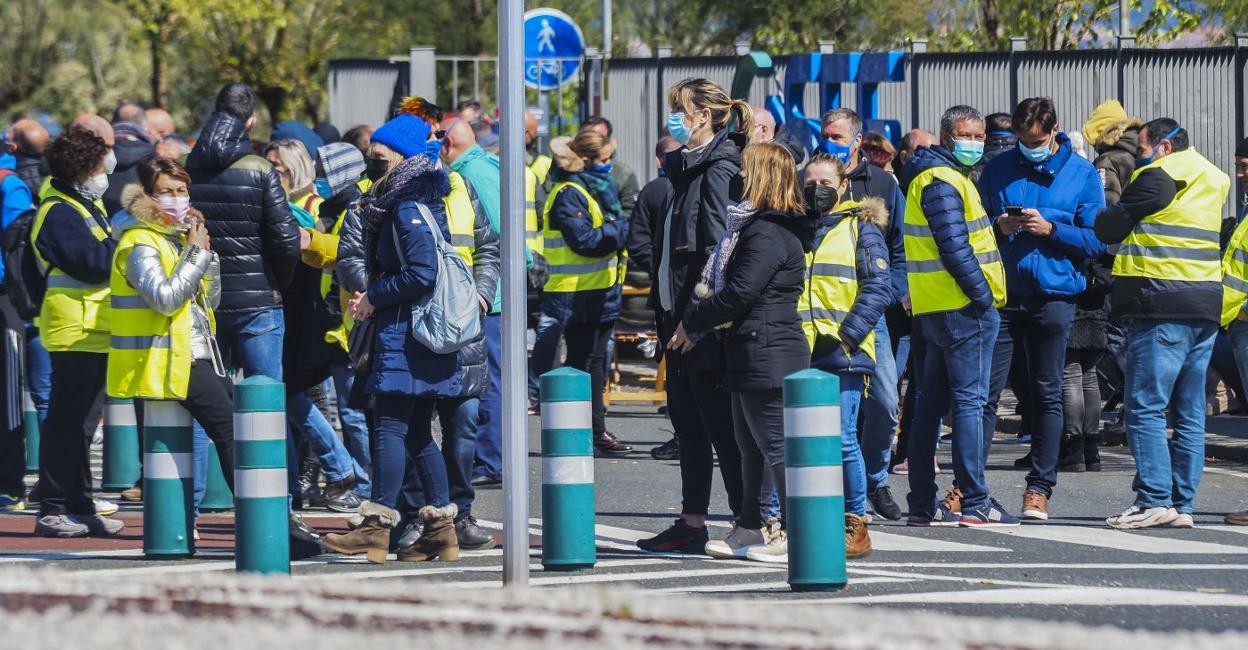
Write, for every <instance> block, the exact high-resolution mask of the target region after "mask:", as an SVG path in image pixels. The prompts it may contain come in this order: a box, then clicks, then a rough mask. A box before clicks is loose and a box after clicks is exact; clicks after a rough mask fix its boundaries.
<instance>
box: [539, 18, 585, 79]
mask: <svg viewBox="0 0 1248 650" xmlns="http://www.w3.org/2000/svg"><path fill="white" fill-rule="evenodd" d="M584 54H585V38H584V36H582V35H581V28H580V27H578V26H577V25H576V23H574V22H572V19H571V18H569V17H568V15H567V14H565V13H563V12H562V11H558V10H556V9H533V10H530V11H528V12H525V14H524V59H525V61H524V83H525V84H526V85H528V86H529V87H530V88H536V89H538V90H554V89H555V88H558V87H559V86H561V85H563V84H566V83H569V82H571V81H572V80H573V79H575V78H576V75H577V73H578V72H579V71H580V68H581V57H582V56H584Z"/></svg>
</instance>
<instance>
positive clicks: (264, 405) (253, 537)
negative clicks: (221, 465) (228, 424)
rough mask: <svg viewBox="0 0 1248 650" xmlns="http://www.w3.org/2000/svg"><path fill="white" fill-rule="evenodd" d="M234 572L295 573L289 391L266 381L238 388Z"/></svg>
mask: <svg viewBox="0 0 1248 650" xmlns="http://www.w3.org/2000/svg"><path fill="white" fill-rule="evenodd" d="M234 490H235V492H234V496H235V505H234V529H235V542H234V546H235V549H234V567H235V569H237V570H238V571H245V572H250V573H284V574H289V573H290V537H289V528H288V522H289V521H290V519H289V512H288V511H289V505H288V503H289V502H288V500H287V499H288V495H289V492H288V489H287V485H286V386H285V384H283V383H282V382H280V381H277V380H274V379H270V378H268V377H264V376H255V377H248V378H247V379H245V380H243V381H241V382H239V383H237V384H235V385H234Z"/></svg>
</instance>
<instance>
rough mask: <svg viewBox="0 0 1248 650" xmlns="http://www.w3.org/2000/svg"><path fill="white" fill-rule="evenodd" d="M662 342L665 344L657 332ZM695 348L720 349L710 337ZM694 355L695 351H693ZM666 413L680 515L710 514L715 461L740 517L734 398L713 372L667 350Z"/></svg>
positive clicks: (736, 514)
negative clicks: (675, 455)
mask: <svg viewBox="0 0 1248 650" xmlns="http://www.w3.org/2000/svg"><path fill="white" fill-rule="evenodd" d="M660 332H661V334H660V339H661V340H663V341H666V340H667V338H669V337H670V336H671V334H670V333H666V334H667V337H664V336H663V335H662V334H663V332H662V330H660ZM698 345H718V341H717V340H715V339H714V337H713V336H708V337H707V338H706V339H703V340H702V341H701V342H699V343H698ZM694 352H696V349H695V351H694ZM665 355H666V358H667V415H668V417H669V418H670V419H671V421H672V428H673V429H674V430H675V431H676V437H677V438H678V439H679V440H680V493H681V509H680V511H681V513H682V514H689V515H705V514H708V513H709V512H710V504H711V483H712V482H713V480H714V478H715V458H716V457H717V456H718V458H719V473H720V476H721V477H722V478H723V481H724V491H725V492H727V493H728V507H729V508H730V509H731V510H732V514H733V515H734V516H738V517H739V516H740V515H741V498H742V483H741V451H740V448H739V447H738V446H737V440H736V438H735V436H734V435H733V420H732V398H731V396H730V395H729V393H728V392H727V391H724V390H722V389H721V388H720V385H719V382H720V378H719V376H718V375H717V374H715V373H712V372H698V371H696V370H695V369H694V368H693V367H692V364H691V363H690V359H689V356H688V355H682V354H680V353H679V352H675V351H672V350H667V351H666V352H665Z"/></svg>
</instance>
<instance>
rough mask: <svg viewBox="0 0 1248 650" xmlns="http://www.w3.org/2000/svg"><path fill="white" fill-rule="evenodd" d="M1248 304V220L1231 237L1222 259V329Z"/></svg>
mask: <svg viewBox="0 0 1248 650" xmlns="http://www.w3.org/2000/svg"><path fill="white" fill-rule="evenodd" d="M1245 302H1248V219H1245V220H1244V221H1241V222H1240V224H1239V225H1238V226H1236V228H1235V233H1234V234H1233V235H1231V241H1230V244H1228V245H1227V247H1226V255H1225V256H1223V258H1222V327H1230V325H1231V323H1233V322H1235V319H1236V318H1239V315H1240V314H1241V313H1243V311H1244V304H1245Z"/></svg>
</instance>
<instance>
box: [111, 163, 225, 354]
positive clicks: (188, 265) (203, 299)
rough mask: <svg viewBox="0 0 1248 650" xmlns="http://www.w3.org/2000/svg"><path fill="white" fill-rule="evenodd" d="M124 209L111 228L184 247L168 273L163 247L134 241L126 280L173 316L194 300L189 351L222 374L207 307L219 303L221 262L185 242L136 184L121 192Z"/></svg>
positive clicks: (155, 204)
mask: <svg viewBox="0 0 1248 650" xmlns="http://www.w3.org/2000/svg"><path fill="white" fill-rule="evenodd" d="M121 203H122V206H123V207H124V208H125V209H124V210H123V211H121V212H119V213H117V215H116V216H115V217H113V232H115V233H117V235H118V236H119V237H120V235H121V233H122V232H124V231H126V230H129V229H131V228H147V229H149V230H154V231H156V232H159V233H161V234H162V235H164V236H165V237H166V238H168V239H169V241H170V242H171V243H173V245H174V247H175V248H177V249H179V250H180V251H181V257H180V258H179V259H178V263H177V264H176V265H175V266H174V268H173V273H171V274H166V273H165V267H164V265H163V264H161V261H160V251H158V250H156V249H154V248H152V247H151V246H135V247H134V248H133V249H131V251H130V255H129V257H127V258H126V281H127V282H129V284H130V286H132V287H134V289H135V291H138V293H139V296H141V297H142V298H143V301H144V302H146V303H147V305H148V306H149V307H151V308H152V309H154V310H156V311H157V312H159V313H161V314H164V315H165V316H169V315H172V314H173V313H174V312H176V311H177V310H178V309H180V308H181V307H182V305H184V304H186V303H187V301H191V302H192V304H191V353H192V358H194V359H197V360H211V361H212V362H213V365H214V367H215V368H216V369H217V371H218V374H221V375H222V376H224V365H223V364H222V361H221V353H220V351H218V349H217V345H216V339H215V338H214V337H213V335H212V323H211V321H210V320H209V318H208V311H209V310H210V309H216V307H217V305H218V304H219V303H220V302H221V281H220V278H221V265H220V262H219V260H218V258H217V254H216V253H214V252H212V251H209V250H204V249H202V248H200V247H199V246H195V245H189V246H183V245H182V244H181V242H180V237H179V234H180V231H179V230H178V229H177V228H175V227H173V226H171V225H170V224H169V220H168V217H166V215H165V214H164V213H163V212H161V210H160V205H159V204H157V203H156V201H155V200H153V199H152V198H151V197H150V196H148V195H147V194H145V193H144V192H143V189H142V188H141V187H139V186H138V185H130V186H129V187H127V188H126V190H125V191H124V192H123V193H122V202H121Z"/></svg>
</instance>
